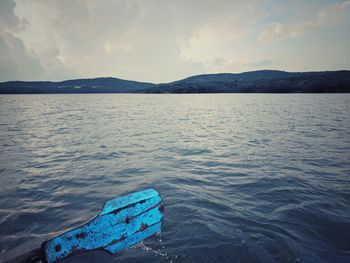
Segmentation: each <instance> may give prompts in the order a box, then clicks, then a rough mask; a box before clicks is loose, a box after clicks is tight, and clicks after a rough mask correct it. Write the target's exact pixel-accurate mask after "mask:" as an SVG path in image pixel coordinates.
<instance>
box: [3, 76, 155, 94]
mask: <svg viewBox="0 0 350 263" xmlns="http://www.w3.org/2000/svg"><path fill="white" fill-rule="evenodd" d="M151 86H154V84H153V83H146V82H137V81H131V80H123V79H118V78H94V79H74V80H65V81H61V82H52V81H8V82H2V83H0V94H28V93H33V94H40V93H42V94H45V93H49V94H50V93H51V94H52V93H135V92H143V91H144V90H146V89H147V88H148V87H151Z"/></svg>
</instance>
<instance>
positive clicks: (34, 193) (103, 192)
mask: <svg viewBox="0 0 350 263" xmlns="http://www.w3.org/2000/svg"><path fill="white" fill-rule="evenodd" d="M0 147H1V148H0V149H1V152H0V233H1V235H0V258H1V259H2V260H4V259H6V258H9V257H11V256H14V255H16V254H18V253H20V252H22V251H25V250H28V249H31V248H35V247H36V246H37V245H39V244H40V242H41V241H44V240H45V239H48V238H49V237H50V236H53V235H56V234H57V233H58V232H61V231H65V230H68V229H70V228H72V227H75V226H78V225H79V224H81V223H82V222H84V221H86V220H89V219H90V218H92V217H94V216H95V215H96V214H97V212H98V211H99V209H100V208H101V207H102V204H103V203H104V201H106V200H108V199H111V198H114V197H117V196H120V195H123V194H126V193H130V192H134V191H137V190H140V189H145V188H149V187H153V188H155V189H157V190H158V191H159V192H160V193H161V195H162V197H163V199H164V205H165V208H166V213H165V221H164V225H163V229H162V233H161V236H158V237H154V238H150V239H148V240H147V241H146V242H145V245H146V246H147V247H149V248H152V249H146V247H142V246H140V247H137V248H131V249H129V250H127V251H125V252H124V253H122V254H121V255H118V256H110V255H108V254H106V253H103V252H90V253H87V254H85V255H81V256H76V257H72V258H70V259H67V260H66V261H65V262H333V263H334V262H350V94H335V95H331V94H323V95H316V94H313V95H312V94H289V95H287V94H285V95H278V94H274V95H272V94H271V95H267V94H266V95H264V94H217V95H214V94H210V95H209V94H203V95H131V94H119V95H117V94H106V95H103V94H101V95H93V94H87V95H6V96H4V95H1V96H0Z"/></svg>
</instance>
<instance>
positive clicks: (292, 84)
mask: <svg viewBox="0 0 350 263" xmlns="http://www.w3.org/2000/svg"><path fill="white" fill-rule="evenodd" d="M146 92H149V93H297V92H299V93H326V92H329V93H333V92H350V71H347V70H342V71H324V72H285V71H277V70H260V71H251V72H244V73H239V74H233V73H219V74H207V75H198V76H192V77H189V78H186V79H183V80H179V81H175V82H172V83H164V84H159V85H155V86H153V87H150V88H148V89H147V90H146Z"/></svg>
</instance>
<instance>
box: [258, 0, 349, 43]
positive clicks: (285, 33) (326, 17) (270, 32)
mask: <svg viewBox="0 0 350 263" xmlns="http://www.w3.org/2000/svg"><path fill="white" fill-rule="evenodd" d="M349 8H350V1H345V2H341V3H336V4H333V5H331V6H328V7H325V8H321V9H320V10H319V11H318V13H317V15H316V16H315V17H314V18H313V19H311V20H307V21H303V22H296V23H290V24H287V23H281V22H271V23H270V24H269V25H267V27H266V28H264V29H263V31H262V32H261V33H260V35H259V40H260V41H262V42H267V41H271V40H275V39H282V38H291V39H295V38H298V37H300V36H302V35H304V34H305V33H307V32H309V31H312V30H315V29H317V28H320V27H322V26H324V25H329V24H333V23H336V22H338V21H339V20H340V19H341V18H342V17H343V15H344V12H345V11H346V10H348V9H349Z"/></svg>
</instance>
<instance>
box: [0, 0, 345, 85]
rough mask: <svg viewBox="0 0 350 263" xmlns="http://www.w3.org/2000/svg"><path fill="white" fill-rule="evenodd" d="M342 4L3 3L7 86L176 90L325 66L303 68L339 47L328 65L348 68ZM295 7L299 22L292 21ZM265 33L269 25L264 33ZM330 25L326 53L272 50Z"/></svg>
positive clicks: (263, 0) (1, 65)
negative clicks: (110, 80)
mask: <svg viewBox="0 0 350 263" xmlns="http://www.w3.org/2000/svg"><path fill="white" fill-rule="evenodd" d="M337 1H338V3H337V4H333V5H330V6H328V7H327V6H326V7H325V6H324V2H325V1H313V2H312V4H310V3H309V2H306V1H276V0H235V1H230V0H217V1H212V0H191V1H188V0H177V1H164V0H148V1H142V0H104V1H96V0H50V1H47V0H36V1H32V0H2V1H0V55H1V57H0V70H1V72H0V81H4V80H14V79H20V80H26V79H31V80H62V79H68V78H79V77H99V76H114V77H119V78H125V79H135V80H141V81H151V82H167V81H173V80H176V79H180V78H184V77H187V76H189V75H193V74H202V73H211V72H218V71H244V70H255V69H261V68H267V67H277V66H283V69H293V70H295V69H296V70H298V69H304V68H311V67H312V66H314V65H316V66H317V65H319V62H320V61H318V60H317V59H315V60H314V61H315V62H314V64H313V65H308V66H307V67H306V66H305V65H304V64H305V62H304V64H302V62H300V61H301V59H300V58H303V57H305V54H307V55H309V54H311V53H310V48H309V46H312V47H314V46H315V44H316V43H317V46H319V47H320V49H319V50H321V48H323V49H322V50H324V49H327V50H330V49H329V48H328V47H329V46H330V47H333V46H337V47H338V48H339V49H338V50H335V51H334V52H333V53H332V56H331V55H329V56H330V57H331V60H329V59H328V58H327V60H325V62H322V61H321V62H322V63H323V67H327V65H331V66H332V67H336V65H342V67H343V65H348V62H347V61H349V59H348V58H350V57H349V56H350V55H349V52H348V48H347V46H348V45H347V44H350V43H349V37H347V36H344V29H342V30H343V31H341V30H339V29H338V28H336V27H338V25H339V28H340V27H341V26H342V27H343V28H345V27H346V26H348V24H349V21H348V20H349V19H347V20H346V16H345V12H346V11H347V10H349V5H350V4H349V3H350V1H349V0H347V1H342V2H339V0H337ZM290 6H292V7H293V8H295V14H297V15H295V16H294V17H293V16H290V15H286V14H288V11H289V9H290ZM305 6H309V7H308V8H306V9H305V8H304V7H305ZM313 10H318V12H317V11H316V12H315V11H313ZM286 21H287V22H286ZM288 21H289V22H288ZM292 21H299V22H292ZM344 21H345V23H344ZM328 24H331V25H333V27H327V25H328ZM261 25H267V26H266V27H265V28H264V29H263V31H262V32H261ZM321 27H322V30H332V34H333V36H332V37H328V38H326V39H325V40H326V41H324V42H322V45H323V46H322V45H321V44H319V41H318V42H317V40H316V38H315V39H311V38H310V37H309V39H308V42H307V43H305V45H303V46H300V50H298V55H296V54H295V53H294V54H289V53H290V52H289V51H290V50H295V48H294V47H291V45H292V44H290V43H286V42H283V44H278V41H276V42H274V43H273V44H263V43H262V42H269V41H271V40H273V39H279V38H296V37H299V36H301V35H304V34H305V33H307V32H310V31H317V32H318V33H320V32H321V30H316V29H319V28H321ZM334 29H338V30H334ZM327 32H330V31H327ZM339 38H342V39H343V40H342V42H340V41H337V39H339ZM342 43H344V44H343V46H342ZM308 45H309V46H308ZM293 48H294V49H293ZM308 48H309V49H308ZM312 50H314V48H312ZM288 54H289V55H288ZM340 54H341V55H340ZM344 54H345V55H344ZM298 56H299V57H298ZM314 57H315V58H317V57H318V55H317V54H314ZM339 61H341V62H339ZM277 62H278V63H277ZM316 62H317V63H316ZM338 67H340V66H338Z"/></svg>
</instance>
